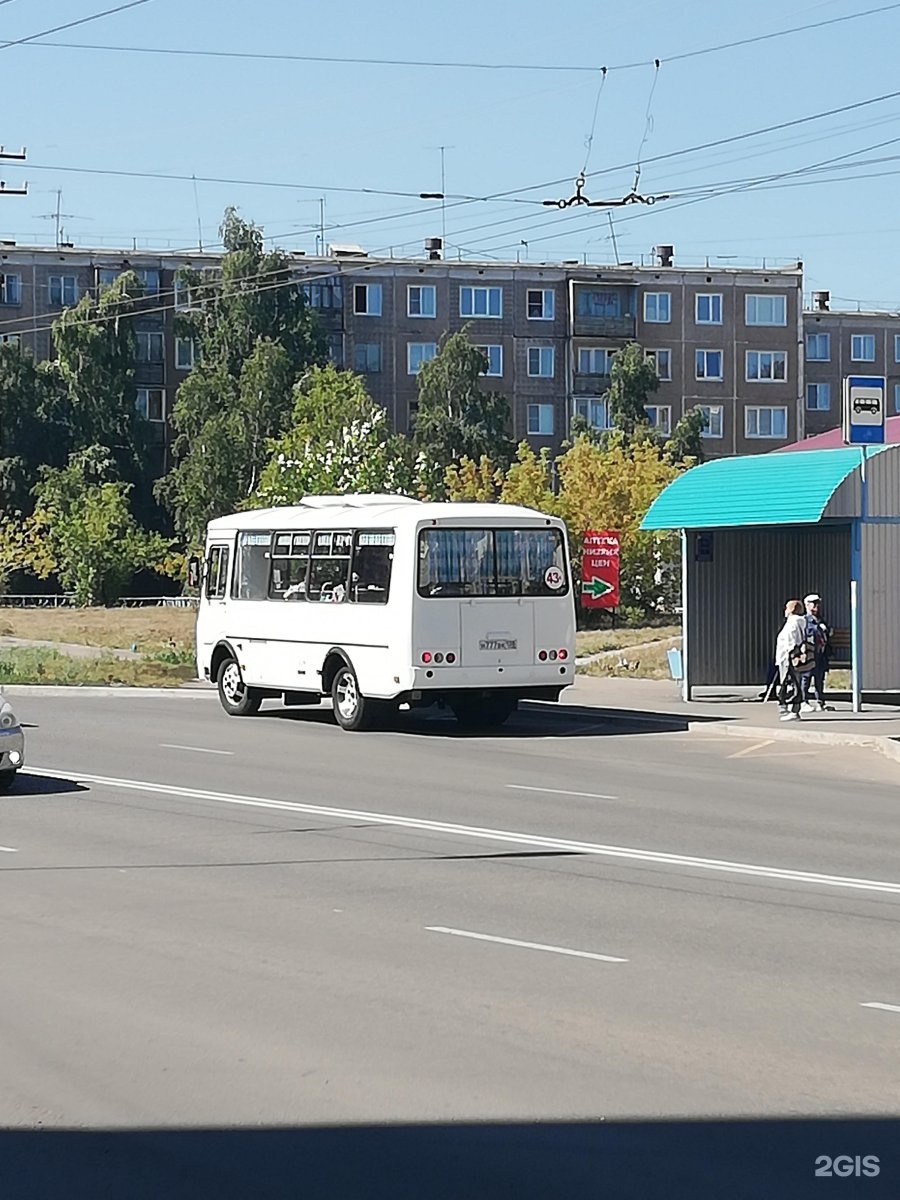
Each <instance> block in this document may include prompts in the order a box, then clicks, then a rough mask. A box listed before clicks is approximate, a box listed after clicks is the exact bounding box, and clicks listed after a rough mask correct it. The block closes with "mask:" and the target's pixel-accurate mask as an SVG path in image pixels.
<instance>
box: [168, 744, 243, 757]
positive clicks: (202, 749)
mask: <svg viewBox="0 0 900 1200" xmlns="http://www.w3.org/2000/svg"><path fill="white" fill-rule="evenodd" d="M159 746H160V749H161V750H192V751H193V752H194V753H195V754H227V755H229V756H232V757H233V755H234V751H233V750H207V748H206V747H205V746H178V745H176V743H175V742H160V743H159Z"/></svg>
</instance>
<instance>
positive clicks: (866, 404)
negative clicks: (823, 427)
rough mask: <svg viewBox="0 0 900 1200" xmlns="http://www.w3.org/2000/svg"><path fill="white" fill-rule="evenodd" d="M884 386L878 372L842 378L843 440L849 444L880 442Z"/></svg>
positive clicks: (859, 444) (884, 394)
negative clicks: (876, 373)
mask: <svg viewBox="0 0 900 1200" xmlns="http://www.w3.org/2000/svg"><path fill="white" fill-rule="evenodd" d="M886 396H887V385H886V380H885V378H884V376H882V375H848V376H847V377H846V378H845V379H844V441H845V442H846V443H847V445H849V446H880V445H882V444H883V443H884V417H885V407H886V405H885V401H886Z"/></svg>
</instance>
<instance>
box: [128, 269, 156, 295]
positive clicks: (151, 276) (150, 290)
mask: <svg viewBox="0 0 900 1200" xmlns="http://www.w3.org/2000/svg"><path fill="white" fill-rule="evenodd" d="M134 273H135V275H137V277H138V279H139V280H140V284H141V287H142V288H143V289H144V295H145V296H158V295H159V271H155V270H150V269H147V268H145V267H141V268H139V269H138V270H136V271H135V272H134Z"/></svg>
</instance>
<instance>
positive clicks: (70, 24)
mask: <svg viewBox="0 0 900 1200" xmlns="http://www.w3.org/2000/svg"><path fill="white" fill-rule="evenodd" d="M149 3H150V0H129V3H128V4H120V5H118V6H117V7H116V8H107V9H106V10H105V11H104V12H99V13H92V14H91V16H89V17H79V18H78V20H77V21H67V22H66V23H65V25H55V26H54V27H53V28H52V29H42V30H41V31H40V33H32V34H29V35H28V37H23V38H16V39H15V40H14V41H11V42H0V50H8V49H9V48H10V46H24V45H27V44H28V43H29V42H34V41H35V40H36V39H37V38H42V37H49V36H50V34H51V33H61V32H62V31H63V30H64V29H74V28H75V27H76V26H77V25H87V24H89V23H90V22H91V21H99V20H100V19H101V17H112V16H114V15H115V14H116V13H120V12H124V11H125V10H126V9H127V8H138V7H139V6H140V5H141V4H149Z"/></svg>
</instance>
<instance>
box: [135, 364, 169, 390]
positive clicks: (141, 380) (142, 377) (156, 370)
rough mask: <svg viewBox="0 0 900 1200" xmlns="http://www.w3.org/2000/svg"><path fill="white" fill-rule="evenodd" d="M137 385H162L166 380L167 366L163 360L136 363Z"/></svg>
mask: <svg viewBox="0 0 900 1200" xmlns="http://www.w3.org/2000/svg"><path fill="white" fill-rule="evenodd" d="M134 382H135V386H136V387H160V386H161V385H162V384H164V383H165V382H166V366H165V363H161V362H136V363H135V364H134Z"/></svg>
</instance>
